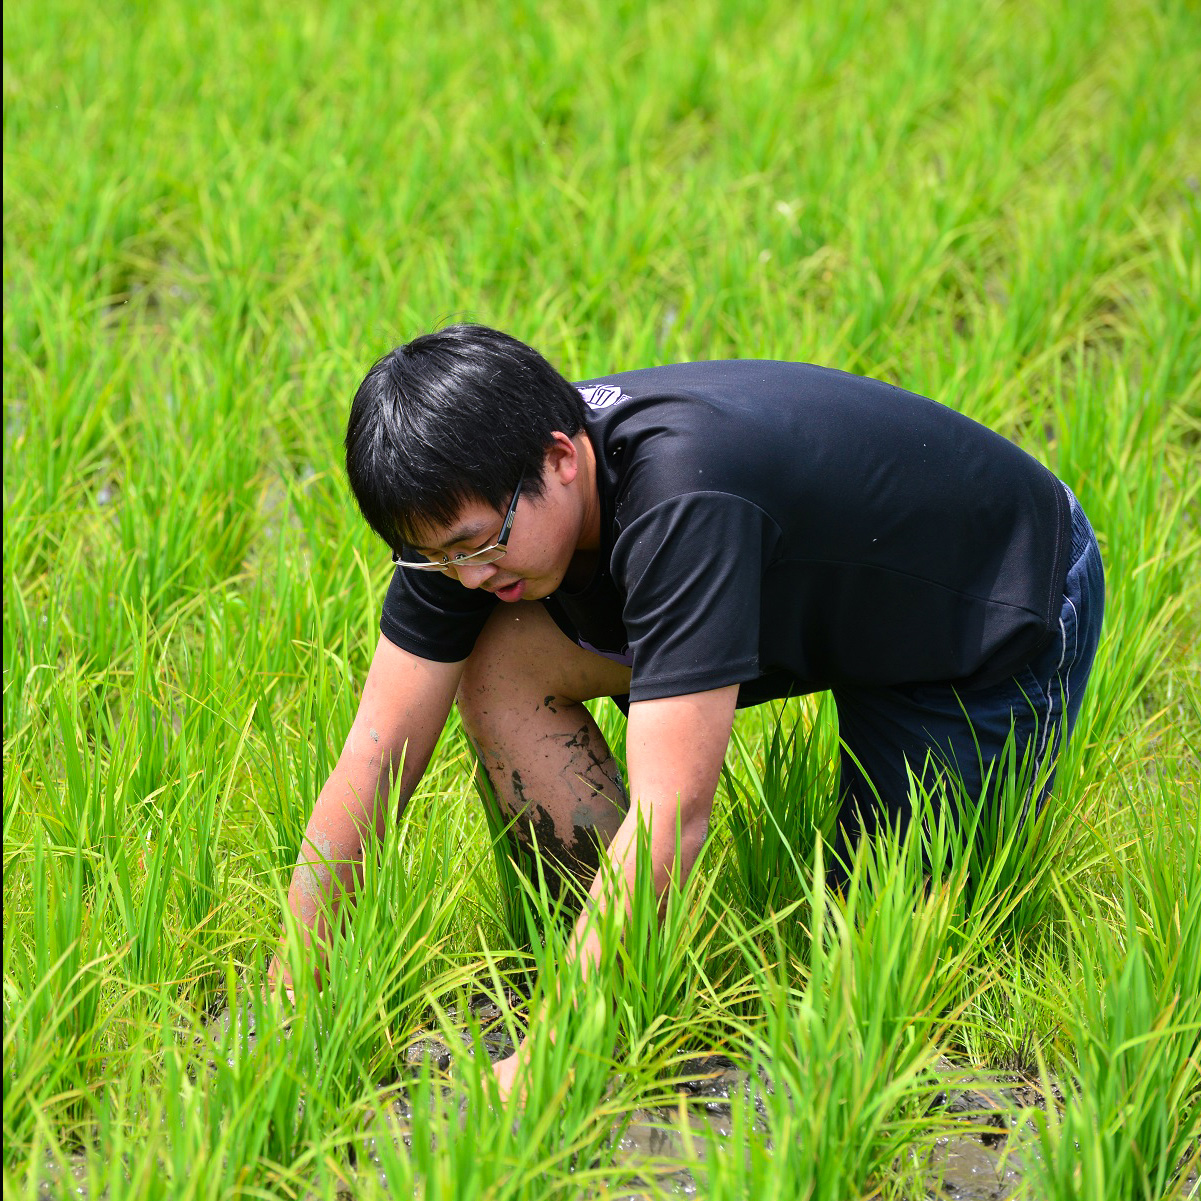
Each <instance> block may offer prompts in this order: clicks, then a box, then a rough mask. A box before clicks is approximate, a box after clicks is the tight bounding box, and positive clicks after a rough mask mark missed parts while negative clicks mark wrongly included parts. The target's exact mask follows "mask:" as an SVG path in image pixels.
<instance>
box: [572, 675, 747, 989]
mask: <svg viewBox="0 0 1201 1201" xmlns="http://www.w3.org/2000/svg"><path fill="white" fill-rule="evenodd" d="M737 699H738V685H737V684H731V685H729V686H728V687H726V688H717V689H714V690H713V691H711V692H695V693H692V694H690V695H688V696H673V697H664V698H663V699H662V700H655V701H635V702H634V703H633V704H632V705H631V706H630V719H629V725H628V727H627V730H626V765H627V767H628V769H629V776H630V798H631V800H630V808H629V812H628V813H627V814H626V816H625V820H624V821H622V823H621V825H620V826H619V827H618V830H617V833H616V834H615V835H614V837H613V841H612V843H610V845H609V850H608V853H607V859H608V866H607V867H606V865H604V864H602V865H601V870H600V871H599V872H597V874H596V878H595V880H593V883H592V888H591V889H590V890H589V891H590V894H591V896H592V899H593V900H594V901H595V902H597V903H598V904H601V905H603V904H604V903H605V895H606V891H607V889H606V883H605V880H606V876H608V875H610V874H611V873H616V877H615V878H617V879H619V880H624V883H625V892H626V896H627V898H628V897H629V896H631V895H632V894H633V889H634V877H635V864H636V852H637V847H638V824H639V822H640V821H641V822H642V824H643V825H645V826H647V827H648V828H649V833H650V853H651V866H652V868H653V869H654V876H655V891H656V893H657V894H658V895H659V896H662V895H663V893H664V892H665V891H666V889H667V886H668V884H669V883H670V882H671V880H672V878H673V877H674V878H675V879H677V880H678V882H679V883H680V884H681V885H683V883H684V881H685V880H687V879H688V875H689V873H690V872H691V871H692V867H693V864H695V863H696V858H697V855H698V854H700V849H701V844H702V843H703V842H704V841H705V836H706V835H707V834H708V832H709V815H710V813H711V812H712V811H713V796H714V793H715V792H716V791H717V781H718V778H719V776H720V775H721V765H722V761H723V760H724V759H725V754H726V746H727V745H728V744H729V741H730V728H731V726H732V725H733V723H734V706H735V703H736V701H737ZM677 831H678V833H679V848H680V862H679V863H676V862H675V859H676V835H677ZM627 904H628V901H627ZM597 928H598V927H597V925H596V924H594V925H593V926H592V927H591V930H590V931H588V933H587V934H586V933H585V931H586V930H588V911H587V910H585V912H584V913H582V914H581V915H580V919H579V921H578V922H577V923H576V930H575V935H574V937H573V940H572V943H573V949H574V952H575V954H577V955H579V956H582V957H583V959H584V960H585V965H584V966H585V969H587V967H588V966H590V965H591V964H592V963H595V962H596V960H597V959H598V958H599V952H600V948H599V945H598V943H597V941H596V940H597V934H596V930H597Z"/></svg>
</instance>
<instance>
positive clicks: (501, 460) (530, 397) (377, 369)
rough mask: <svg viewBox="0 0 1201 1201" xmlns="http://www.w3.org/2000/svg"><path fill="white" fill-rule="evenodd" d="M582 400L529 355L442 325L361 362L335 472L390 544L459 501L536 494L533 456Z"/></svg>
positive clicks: (580, 421)
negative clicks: (342, 470)
mask: <svg viewBox="0 0 1201 1201" xmlns="http://www.w3.org/2000/svg"><path fill="white" fill-rule="evenodd" d="M583 426H584V402H583V399H582V397H581V396H580V394H579V392H577V391H576V389H575V388H574V387H573V386H572V385H571V384H570V383H568V381H567V380H565V379H564V378H563V377H562V376H561V375H560V374H559V373H558V372H557V371H556V370H555V369H554V368H553V367H552V366H551V365H550V364H549V363H548V362H547V361H546V360H545V359H544V358H543V357H542V356H541V355H540V354H539V353H538V352H537V351H536V350H534V349H532V348H531V347H529V346H526V345H525V343H524V342H519V341H518V340H517V339H516V338H512V337H510V336H509V335H508V334H504V333H501V332H500V330H495V329H489V328H488V327H487V326H485V325H449V326H446V327H445V328H443V329H440V330H437V331H436V332H434V333H430V334H423V335H422V336H421V337H418V338H414V339H413V340H412V341H411V342H408V343H406V344H405V345H404V346H398V347H396V348H395V349H394V350H390V351H389V352H388V353H387V354H386V355H384V356H383V357H382V358H380V359H377V360H376V362H375V363H373V364H372V367H371V370H370V371H368V372H367V375H366V377H365V378H364V380H363V382H362V383H361V384H360V385H359V388H358V391H357V392H356V393H355V397H354V403H353V404H352V405H351V408H350V419H349V420H348V421H347V424H346V474H347V476H348V477H349V479H350V487H351V490H352V491H353V492H354V495H355V499H356V500H357V501H358V504H359V509H360V510H361V511H362V514H363V516H364V518H366V520H367V523H368V525H370V526H371V528H372V529H373V530H374V531H375V532H376V533H377V534H378V535H379V536H380V537H381V538H382V539H383V540H384V541H385V542H386V543H388V545H389V546H391V547H393V548H394V549H396V548H398V547H399V546H400V545H401V543H404V542H410V543H411V542H413V541H415V540H416V539H415V535H417V534H418V532H419V531H420V530H423V529H428V528H429V527H430V526H436V525H448V524H450V523H451V522H452V521H454V519H455V518H456V517H457V516H458V514H459V512H460V511H461V509H462V507H463V505H464V504H465V503H467V502H470V501H483V502H484V503H485V504H488V505H491V506H492V507H493V508H494V509H504V508H505V507H506V506H507V505H508V503H509V501H510V499H511V498H512V495H513V489H514V488H516V487H517V481H518V480H519V479H521V477H522V475H523V473H524V476H525V478H524V482H523V483H522V488H521V493H522V496H523V497H525V496H528V497H531V498H534V497H538V496H541V495H542V493H543V490H544V488H543V482H542V463H543V459H544V457H545V454H546V451H547V449H548V448H549V447H550V446H551V444H552V438H551V435H552V434H553V433H554V432H555V431H556V430H559V431H562V432H563V433H565V434H567V436H568V437H574V436H575V435H576V434H577V433H579V431H580V430H581V429H582V428H583Z"/></svg>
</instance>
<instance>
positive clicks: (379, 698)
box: [271, 636, 463, 987]
mask: <svg viewBox="0 0 1201 1201" xmlns="http://www.w3.org/2000/svg"><path fill="white" fill-rule="evenodd" d="M462 673H463V664H462V663H434V662H431V661H430V660H428V659H421V658H418V657H417V656H416V655H412V654H409V652H408V651H403V650H401V649H400V647H398V646H396V645H395V644H394V643H392V642H389V641H388V639H386V638H384V637H383V636H381V637H380V640H379V643H378V645H377V646H376V648H375V655H374V656H373V657H372V660H371V668H370V670H369V671H368V673H367V680H366V683H365V684H364V685H363V695H362V698H361V699H360V701H359V709H358V713H357V714H356V715H355V719H354V722H353V724H352V725H351V727H350V733H349V735H348V736H347V738H346V744H345V746H343V748H342V754H341V755H340V756H339V757H338V762H337V764H336V766H335V767H334V769H333V771H332V772H331V773H330V776H329V779H328V780H326V782H325V786H324V787H323V788H322V789H321V793H320V795H319V796H318V798H317V803H316V804H315V805H314V806H313V813H312V816H311V817H310V818H309V822H308V825H307V826H306V827H305V833H304V843H303V845H302V846H301V849H300V856H299V858H298V859H297V861H296V870H295V872H293V874H292V883H291V887H290V888H289V889H288V908H289V909H291V911H292V913H293V914H294V915H295V917H296V919H297V921H298V922H299V923H300V924H301V925H302V927H303V928H304V930H305V942H306V943H309V942H310V941H311V937H312V933H311V932H315V933H316V934H317V936H318V940H319V941H321V942H324V941H325V937H326V935H327V933H328V932H327V930H326V928H325V918H324V916H323V915H322V912H321V911H322V908H323V906H324V905H325V904H326V903H330V904H332V906H333V908H334V909H336V908H337V907H338V906H339V905H340V904H341V903H342V902H343V900H350V899H352V898H353V896H354V891H355V887H356V885H357V883H358V880H359V878H360V876H361V873H362V863H363V850H364V848H363V843H364V838H365V836H366V834H367V832H368V831H373V832H374V834H375V835H376V836H377V837H379V836H382V834H383V831H384V823H385V822H386V820H387V816H388V815H387V798H388V795H389V790H390V788H391V786H392V782H393V779H394V777H395V775H396V772H397V771H400V773H401V779H400V809H399V810H398V812H397V814H396V815H395V816H397V817H399V815H400V812H402V811H403V809H404V806H405V804H406V802H407V801H408V798H409V797H410V796H411V795H412V793H413V790H414V789H415V788H416V786H417V783H418V781H419V780H420V779H421V777H422V775H423V774H424V772H425V769H426V767H427V766H428V764H429V760H430V756H431V755H432V754H433V751H434V746H435V745H436V744H437V741H438V736H439V735H440V734H441V732H442V728H443V726H444V725H445V724H446V718H447V715H448V714H449V713H450V706H451V703H452V702H453V700H454V696H455V691H456V690H457V688H458V686H459V677H460V676H461V675H462ZM327 864H333V867H334V871H333V873H332V874H331V871H330V868H329V866H327ZM318 970H319V969H318ZM271 977H272V979H276V980H280V981H281V982H282V983H283V984H284V986H285V987H288V986H290V984H291V980H290V979H289V977H288V972H287V969H286V967H285V966H284V965H283V963H282V961H281V960H280V959H279V957H278V955H277V956H276V959H275V961H274V962H273V963H272V965H271Z"/></svg>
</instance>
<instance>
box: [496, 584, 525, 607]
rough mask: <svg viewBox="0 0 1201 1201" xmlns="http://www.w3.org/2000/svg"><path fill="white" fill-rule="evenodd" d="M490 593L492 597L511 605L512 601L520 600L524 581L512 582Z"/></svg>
mask: <svg viewBox="0 0 1201 1201" xmlns="http://www.w3.org/2000/svg"><path fill="white" fill-rule="evenodd" d="M492 591H493V595H494V596H497V597H499V598H500V599H501V600H503V601H508V602H509V603H510V604H511V603H512V602H513V601H519V600H521V597H522V594H523V593H524V592H525V580H514V581H513V583H511V584H506V585H505V586H504V587H503V588H494V589H493V590H492Z"/></svg>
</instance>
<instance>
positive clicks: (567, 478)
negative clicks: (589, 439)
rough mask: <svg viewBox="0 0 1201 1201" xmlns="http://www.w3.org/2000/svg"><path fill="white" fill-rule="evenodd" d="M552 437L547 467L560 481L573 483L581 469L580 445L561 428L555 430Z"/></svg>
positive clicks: (547, 453)
mask: <svg viewBox="0 0 1201 1201" xmlns="http://www.w3.org/2000/svg"><path fill="white" fill-rule="evenodd" d="M551 439H552V441H551V444H550V446H548V447H547V450H546V459H545V463H546V468H547V470H548V471H549V472H550V474H551V476H552V478H554V479H556V480H558V482H559V483H561V484H570V483H573V482H574V480H575V477H576V476H577V475H578V474H579V470H580V451H579V447H578V446H576V444H575V442H574V440H573V439H571V438H569V437H568V436H567V435H566V434H565V433H563V432H562V431H561V430H555V432H554V433H553V434H551Z"/></svg>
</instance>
